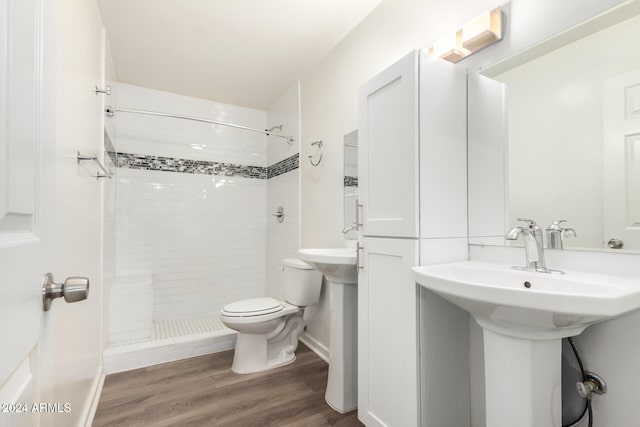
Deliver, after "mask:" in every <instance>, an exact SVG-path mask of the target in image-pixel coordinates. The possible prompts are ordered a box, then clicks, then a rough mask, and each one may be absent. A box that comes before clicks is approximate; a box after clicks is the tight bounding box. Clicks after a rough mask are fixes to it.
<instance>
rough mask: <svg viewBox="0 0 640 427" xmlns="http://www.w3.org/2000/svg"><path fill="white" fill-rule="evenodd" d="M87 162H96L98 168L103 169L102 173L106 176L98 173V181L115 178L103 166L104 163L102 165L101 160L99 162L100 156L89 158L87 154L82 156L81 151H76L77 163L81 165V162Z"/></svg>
mask: <svg viewBox="0 0 640 427" xmlns="http://www.w3.org/2000/svg"><path fill="white" fill-rule="evenodd" d="M85 160H93V161H94V162H96V164H97V165H98V167H99V168H100V169H102V172H104V174H102V173H100V172H96V179H100V178H109V179H111V177H112V176H113V174H112V173H111V172H109V171H108V170H107V169H106V168H105V167H104V166H103V165H102V163H100V160H98V156H87V155H85V154H80V151H79V150H78V151H76V163H78V164H80V162H82V161H85Z"/></svg>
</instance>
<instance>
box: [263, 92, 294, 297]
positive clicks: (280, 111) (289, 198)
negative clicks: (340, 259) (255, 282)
mask: <svg viewBox="0 0 640 427" xmlns="http://www.w3.org/2000/svg"><path fill="white" fill-rule="evenodd" d="M267 116H268V127H271V126H277V125H282V131H281V133H282V134H286V135H291V136H293V137H294V139H295V141H294V142H293V144H287V143H286V142H284V140H282V139H281V138H275V137H268V140H267V159H268V164H269V165H273V164H275V163H277V162H279V161H281V160H284V159H286V158H289V157H291V156H293V155H295V154H296V153H298V151H299V147H300V138H299V121H300V115H299V92H298V85H297V84H296V85H294V86H293V87H291V89H289V90H288V91H287V92H286V93H285V94H284V95H282V96H281V97H280V99H278V100H277V101H276V102H275V103H274V104H273V105H272V106H271V108H269V111H268V112H267ZM299 192H300V169H299V168H296V169H294V170H292V171H289V172H286V173H284V174H282V175H278V176H276V177H273V178H270V179H269V180H267V212H266V218H267V244H266V257H267V262H266V292H267V295H269V296H272V297H274V298H283V297H284V295H283V294H282V286H281V272H282V270H281V260H282V259H283V258H290V257H296V256H297V251H298V248H299V241H300V231H299V229H300V197H299ZM278 206H282V207H283V208H284V213H285V219H284V222H282V223H279V222H278V221H277V220H276V218H275V217H273V216H272V214H273V213H274V212H275V211H276V209H278Z"/></svg>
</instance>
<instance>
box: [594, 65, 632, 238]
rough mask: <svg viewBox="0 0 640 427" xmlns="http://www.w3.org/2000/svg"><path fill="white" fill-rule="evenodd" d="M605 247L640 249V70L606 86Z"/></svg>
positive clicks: (619, 77)
mask: <svg viewBox="0 0 640 427" xmlns="http://www.w3.org/2000/svg"><path fill="white" fill-rule="evenodd" d="M603 110H604V113H603V114H604V144H605V146H604V244H605V248H606V247H607V245H608V242H609V241H610V240H611V239H617V240H619V241H621V242H623V244H624V245H623V246H622V247H621V248H618V249H631V250H638V249H640V70H636V71H632V72H629V73H626V74H622V75H620V76H617V77H614V78H612V79H609V80H606V81H605V83H604V104H603Z"/></svg>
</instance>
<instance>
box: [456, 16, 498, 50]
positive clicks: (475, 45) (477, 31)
mask: <svg viewBox="0 0 640 427" xmlns="http://www.w3.org/2000/svg"><path fill="white" fill-rule="evenodd" d="M501 39H502V11H501V10H500V8H499V7H497V8H495V9H493V10H487V11H485V12H483V13H482V14H480V15H478V16H476V17H475V18H473V19H472V20H471V21H469V22H467V23H466V24H464V25H463V26H462V47H464V48H465V49H468V50H469V51H470V52H471V53H473V52H477V51H478V50H480V49H483V48H485V47H487V46H489V45H490V44H493V43H495V42H497V41H498V40H501Z"/></svg>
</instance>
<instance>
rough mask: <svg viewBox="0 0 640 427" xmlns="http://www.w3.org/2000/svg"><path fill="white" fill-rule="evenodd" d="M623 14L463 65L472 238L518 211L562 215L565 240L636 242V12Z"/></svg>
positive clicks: (639, 181)
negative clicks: (490, 61) (469, 67)
mask: <svg viewBox="0 0 640 427" xmlns="http://www.w3.org/2000/svg"><path fill="white" fill-rule="evenodd" d="M636 13H637V12H636ZM620 15H621V14H620V13H617V14H614V13H609V14H605V15H602V16H600V17H597V18H594V19H593V20H591V21H590V22H588V23H584V24H582V25H580V26H578V27H576V28H574V29H572V30H569V31H568V32H565V33H563V34H561V35H559V36H557V37H554V38H552V39H549V40H546V41H544V42H543V43H541V44H540V45H537V46H535V47H534V48H532V49H529V50H528V51H525V52H522V53H519V54H516V55H514V56H513V57H510V58H507V59H506V60H503V61H500V62H498V63H496V64H494V65H492V66H490V67H486V68H484V69H482V70H480V71H478V72H476V73H471V74H469V81H468V83H469V86H468V87H469V99H468V101H469V102H468V108H469V110H468V120H469V122H468V123H469V232H470V236H471V238H470V243H472V244H473V243H481V244H498V245H504V244H505V243H506V241H505V240H504V233H505V232H506V231H507V230H508V229H509V228H511V227H514V226H516V225H522V223H521V222H518V221H517V217H526V218H531V219H534V220H535V221H537V223H538V225H539V226H540V227H541V228H542V229H543V230H545V229H547V228H548V226H549V225H551V224H552V223H553V221H556V220H567V222H566V223H563V224H562V226H563V227H567V228H571V229H573V230H575V237H570V236H571V234H572V233H569V232H568V233H567V234H566V238H565V239H564V242H563V244H564V248H565V249H604V250H618V251H632V252H640V54H638V52H639V51H640V15H635V16H633V14H628V13H627V14H624V15H623V16H620ZM541 52H543V54H540V53H541ZM612 240H615V241H616V242H617V241H619V242H623V246H622V247H618V248H616V249H613V248H610V241H612ZM510 244H511V243H510ZM515 244H519V245H522V242H521V241H518V242H516V243H515ZM616 244H617V243H616ZM618 246H619V245H618Z"/></svg>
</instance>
